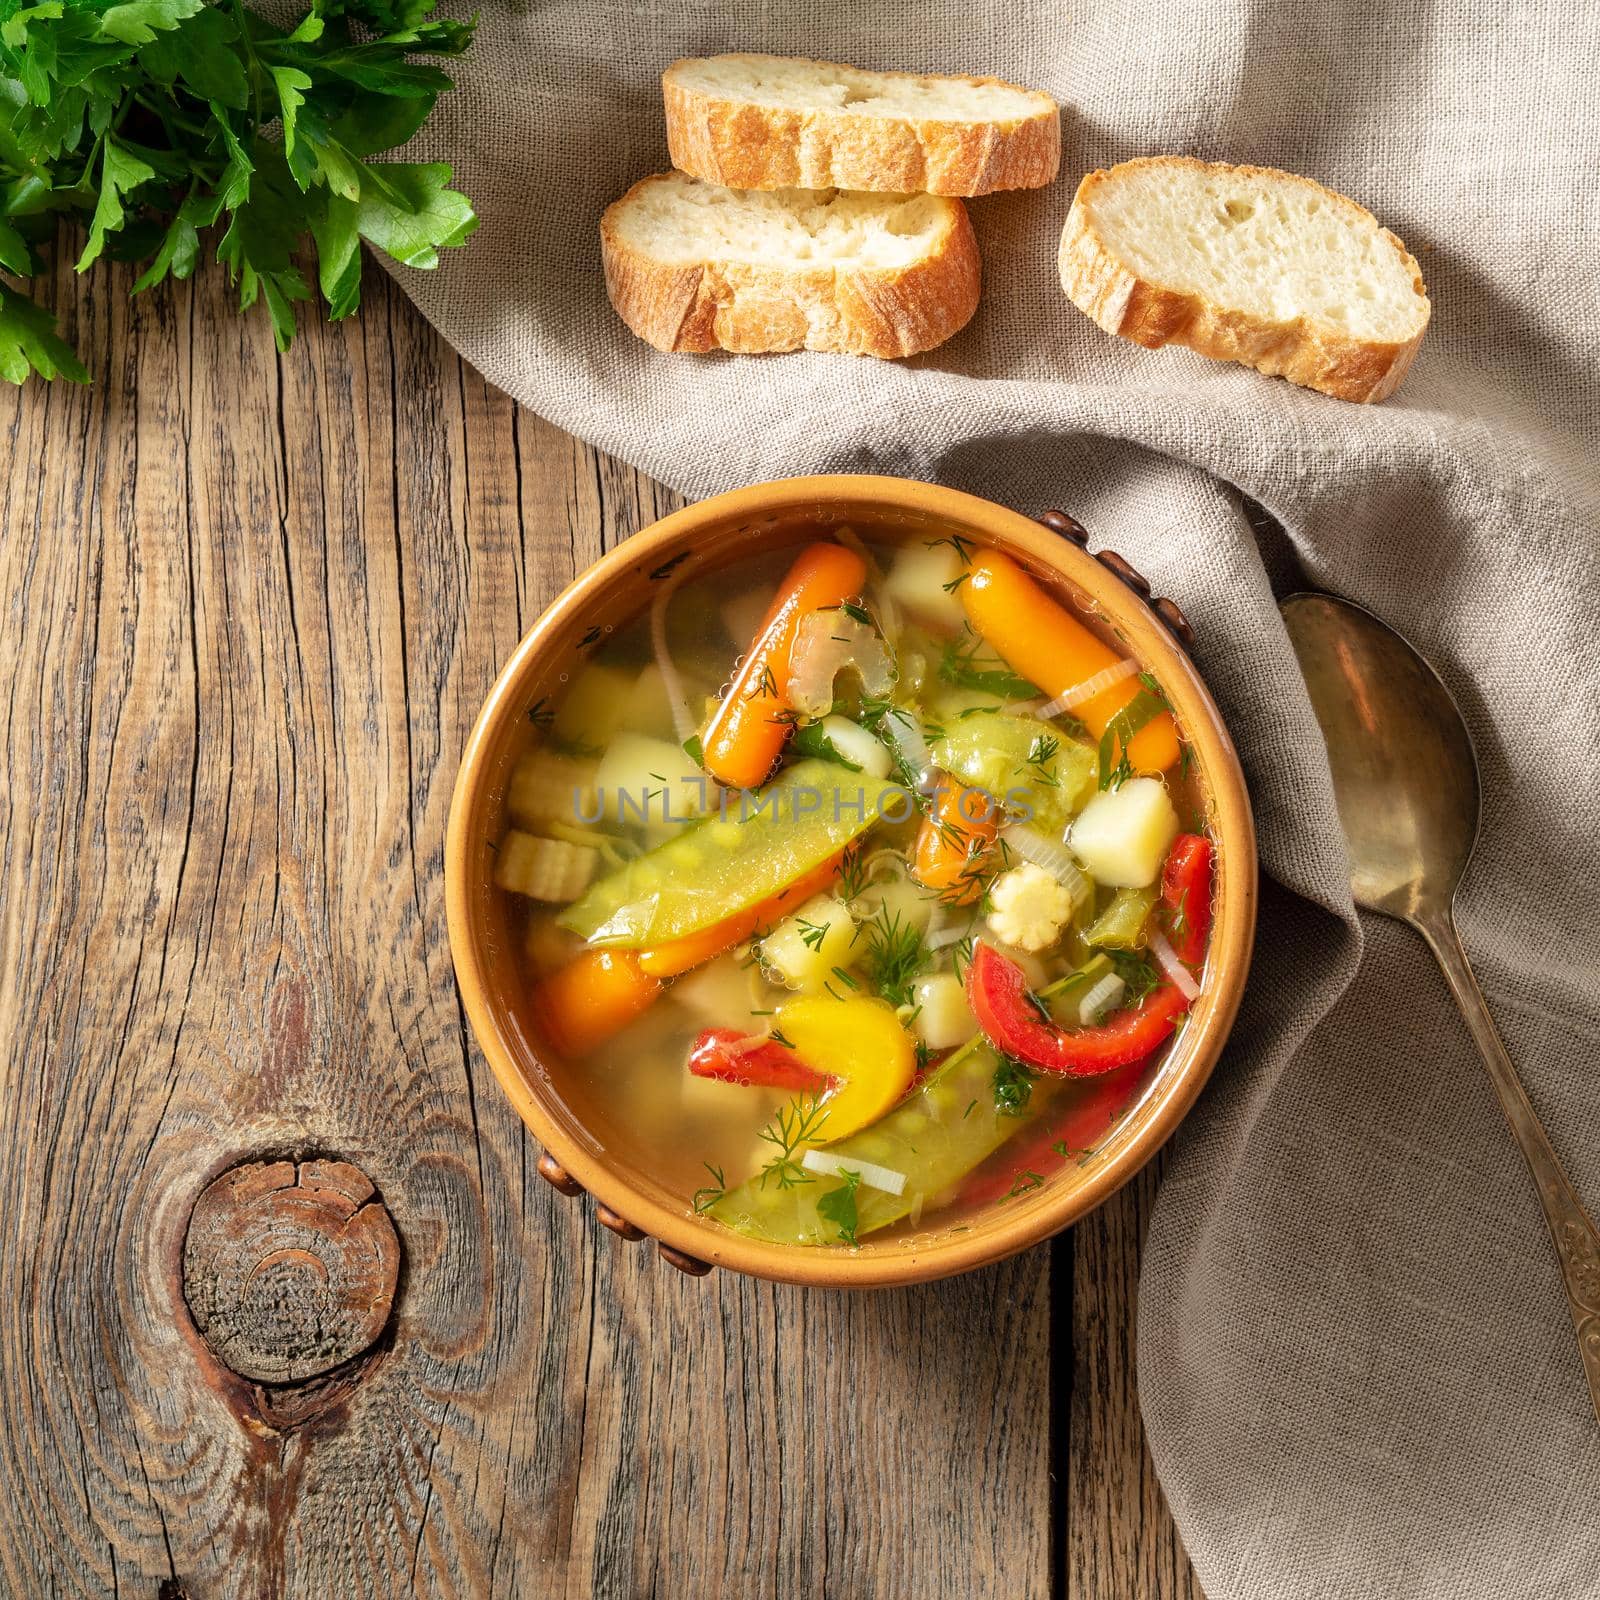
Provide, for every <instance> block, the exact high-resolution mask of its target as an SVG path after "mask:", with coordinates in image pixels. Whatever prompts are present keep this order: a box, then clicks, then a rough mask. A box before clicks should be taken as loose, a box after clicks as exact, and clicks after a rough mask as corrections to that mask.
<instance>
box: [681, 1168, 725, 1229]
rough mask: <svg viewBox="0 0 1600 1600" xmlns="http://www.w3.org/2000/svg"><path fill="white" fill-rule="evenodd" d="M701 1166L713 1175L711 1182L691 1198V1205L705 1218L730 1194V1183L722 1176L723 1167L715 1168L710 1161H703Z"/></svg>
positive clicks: (697, 1190)
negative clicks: (724, 1196)
mask: <svg viewBox="0 0 1600 1600" xmlns="http://www.w3.org/2000/svg"><path fill="white" fill-rule="evenodd" d="M700 1165H701V1166H702V1167H704V1168H705V1169H706V1171H707V1172H709V1173H710V1174H711V1182H710V1183H708V1184H704V1185H702V1186H701V1187H700V1188H698V1189H696V1190H695V1192H694V1193H693V1194H692V1195H691V1196H690V1197H689V1203H690V1204H691V1205H692V1206H693V1207H694V1208H695V1210H696V1212H698V1213H699V1214H700V1215H701V1216H704V1215H705V1214H706V1212H708V1211H709V1210H710V1209H711V1208H712V1206H714V1205H715V1204H716V1203H717V1202H718V1201H719V1200H720V1199H721V1198H722V1197H723V1195H725V1194H726V1193H727V1192H728V1183H727V1180H726V1179H725V1178H724V1177H723V1176H722V1168H721V1167H714V1166H712V1165H711V1163H710V1162H709V1161H702V1162H701V1163H700Z"/></svg>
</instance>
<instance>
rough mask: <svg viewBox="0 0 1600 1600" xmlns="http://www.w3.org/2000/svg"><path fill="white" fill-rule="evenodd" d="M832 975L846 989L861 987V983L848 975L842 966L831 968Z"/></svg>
mask: <svg viewBox="0 0 1600 1600" xmlns="http://www.w3.org/2000/svg"><path fill="white" fill-rule="evenodd" d="M833 975H834V977H836V978H837V979H838V980H839V982H840V983H842V984H843V985H844V986H845V988H847V989H859V988H860V987H861V985H860V984H859V983H857V982H856V980H855V979H854V978H852V977H851V976H850V974H849V973H848V972H846V971H845V970H844V968H843V967H835V968H834V969H833Z"/></svg>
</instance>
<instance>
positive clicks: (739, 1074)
mask: <svg viewBox="0 0 1600 1600" xmlns="http://www.w3.org/2000/svg"><path fill="white" fill-rule="evenodd" d="M748 1038H749V1035H748V1034H742V1033H740V1032H739V1031H738V1030H737V1029H736V1028H707V1029H706V1031H705V1032H704V1033H702V1034H701V1035H700V1037H699V1038H698V1039H696V1040H695V1042H694V1048H693V1049H692V1050H690V1052H689V1070H690V1072H692V1073H693V1074H694V1075H695V1077H697V1078H716V1079H718V1080H720V1081H721V1082H723V1083H742V1084H745V1085H746V1086H750V1085H758V1086H759V1087H761V1088H763V1089H798V1090H800V1091H801V1092H802V1093H806V1094H820V1093H821V1092H822V1091H823V1090H824V1089H826V1088H828V1087H829V1085H830V1084H832V1082H833V1079H832V1078H829V1077H827V1076H825V1075H824V1074H823V1073H820V1072H817V1071H815V1070H814V1069H813V1068H811V1067H808V1066H807V1065H806V1064H805V1062H803V1061H802V1060H801V1059H800V1058H799V1056H797V1055H796V1054H795V1053H794V1051H793V1050H791V1049H789V1048H788V1047H787V1046H786V1045H781V1044H778V1043H777V1042H776V1041H775V1040H769V1041H768V1042H767V1043H765V1044H746V1043H744V1042H743V1041H744V1040H746V1039H748Z"/></svg>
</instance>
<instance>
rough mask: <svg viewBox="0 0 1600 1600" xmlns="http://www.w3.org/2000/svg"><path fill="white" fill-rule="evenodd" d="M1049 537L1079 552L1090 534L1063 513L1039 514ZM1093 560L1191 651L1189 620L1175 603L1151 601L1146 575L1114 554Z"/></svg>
mask: <svg viewBox="0 0 1600 1600" xmlns="http://www.w3.org/2000/svg"><path fill="white" fill-rule="evenodd" d="M1037 520H1038V521H1039V522H1042V523H1043V524H1044V525H1045V527H1047V528H1048V529H1049V530H1050V531H1051V532H1052V533H1058V534H1060V535H1061V537H1062V538H1063V539H1070V540H1071V541H1072V543H1073V544H1075V545H1077V546H1078V548H1079V549H1080V550H1083V551H1085V552H1087V551H1088V549H1089V534H1088V531H1087V529H1085V527H1084V526H1083V524H1082V523H1081V522H1079V521H1078V519H1077V518H1076V517H1069V516H1068V515H1067V514H1066V512H1065V511H1054V510H1051V511H1041V512H1040V513H1039V516H1038V518H1037ZM1094 558H1095V560H1096V561H1098V562H1099V563H1100V565H1101V566H1102V567H1104V568H1105V569H1106V571H1107V572H1109V573H1111V574H1113V576H1115V577H1118V578H1120V579H1121V580H1122V581H1123V583H1125V584H1126V585H1127V586H1128V588H1130V589H1132V590H1133V592H1134V593H1135V594H1136V595H1137V596H1138V597H1139V599H1141V600H1142V601H1143V602H1144V603H1145V604H1146V605H1147V606H1149V608H1150V609H1151V610H1152V611H1153V612H1155V614H1156V615H1157V616H1158V617H1159V618H1160V619H1161V620H1162V622H1163V623H1165V624H1166V628H1167V631H1168V632H1169V633H1170V634H1171V635H1172V636H1173V638H1174V639H1176V640H1177V641H1178V643H1179V644H1180V645H1182V646H1183V648H1184V649H1185V650H1193V648H1194V629H1193V628H1192V627H1191V626H1190V624H1189V619H1188V618H1187V617H1186V616H1184V614H1183V612H1182V610H1181V609H1180V608H1179V605H1178V602H1177V601H1176V600H1169V599H1167V598H1166V596H1165V595H1163V596H1162V597H1161V598H1160V599H1156V600H1152V599H1151V598H1150V582H1149V580H1148V579H1147V578H1146V577H1145V575H1144V574H1143V573H1142V572H1140V571H1139V569H1138V568H1137V567H1135V566H1134V565H1133V563H1132V562H1131V561H1127V560H1125V559H1124V558H1123V557H1122V556H1119V555H1118V554H1117V552H1116V551H1115V550H1097V551H1096V552H1095V553H1094Z"/></svg>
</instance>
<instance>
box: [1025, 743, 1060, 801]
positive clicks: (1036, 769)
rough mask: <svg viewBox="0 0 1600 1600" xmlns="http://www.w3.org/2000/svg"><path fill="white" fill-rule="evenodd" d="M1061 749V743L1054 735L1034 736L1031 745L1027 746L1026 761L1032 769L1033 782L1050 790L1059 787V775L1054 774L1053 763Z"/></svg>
mask: <svg viewBox="0 0 1600 1600" xmlns="http://www.w3.org/2000/svg"><path fill="white" fill-rule="evenodd" d="M1060 749H1061V741H1060V740H1059V739H1058V738H1056V737H1055V735H1054V734H1050V733H1040V734H1036V735H1035V736H1034V740H1033V743H1032V744H1031V745H1029V746H1028V754H1027V756H1026V758H1025V759H1026V761H1027V763H1028V765H1029V766H1030V767H1032V768H1033V777H1034V780H1035V781H1036V782H1038V783H1042V784H1044V785H1046V786H1047V787H1048V788H1051V789H1059V788H1060V787H1061V775H1060V774H1059V773H1058V772H1056V770H1055V768H1054V766H1053V763H1054V761H1055V759H1056V754H1057V752H1058V751H1059V750H1060Z"/></svg>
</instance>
